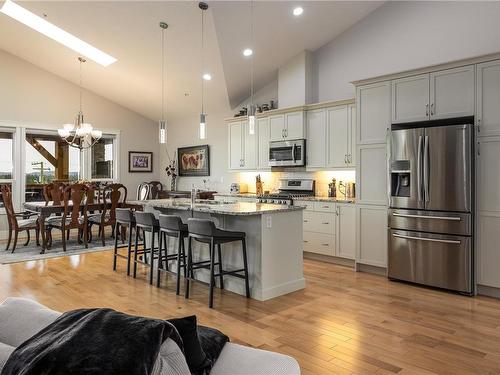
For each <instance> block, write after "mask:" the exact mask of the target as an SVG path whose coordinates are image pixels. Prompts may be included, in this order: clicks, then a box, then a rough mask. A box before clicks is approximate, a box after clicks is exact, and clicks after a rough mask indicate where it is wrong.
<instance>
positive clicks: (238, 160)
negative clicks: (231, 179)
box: [228, 121, 243, 169]
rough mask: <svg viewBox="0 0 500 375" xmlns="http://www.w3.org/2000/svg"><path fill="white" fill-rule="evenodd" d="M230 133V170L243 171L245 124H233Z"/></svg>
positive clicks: (230, 126)
mask: <svg viewBox="0 0 500 375" xmlns="http://www.w3.org/2000/svg"><path fill="white" fill-rule="evenodd" d="M228 129H229V130H228V131H229V137H228V138H229V169H241V168H242V166H243V144H242V136H243V123H242V122H241V121H237V122H231V123H230V124H229V127H228Z"/></svg>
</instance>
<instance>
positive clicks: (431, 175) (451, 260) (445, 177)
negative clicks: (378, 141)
mask: <svg viewBox="0 0 500 375" xmlns="http://www.w3.org/2000/svg"><path fill="white" fill-rule="evenodd" d="M473 171H474V169H473V125H471V124H458V125H449V124H447V125H443V126H430V127H415V128H410V129H408V128H398V127H397V126H396V127H394V128H393V130H392V131H391V136H390V151H389V181H388V190H389V202H390V209H389V233H388V235H389V256H388V276H389V277H390V278H392V279H398V280H405V281H410V282H415V283H420V284H425V285H429V286H434V287H439V288H445V289H451V290H455V291H459V292H463V293H469V294H470V293H472V291H473V285H472V284H473V283H472V278H473V214H472V212H473Z"/></svg>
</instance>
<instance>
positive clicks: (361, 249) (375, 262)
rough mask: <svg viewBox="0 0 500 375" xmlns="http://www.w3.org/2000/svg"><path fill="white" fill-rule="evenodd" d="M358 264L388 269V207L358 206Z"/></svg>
mask: <svg viewBox="0 0 500 375" xmlns="http://www.w3.org/2000/svg"><path fill="white" fill-rule="evenodd" d="M356 209H357V215H356V236H357V241H356V262H357V263H361V264H367V265H371V266H376V267H384V268H385V267H387V207H385V206H363V205H358V206H357V208H356Z"/></svg>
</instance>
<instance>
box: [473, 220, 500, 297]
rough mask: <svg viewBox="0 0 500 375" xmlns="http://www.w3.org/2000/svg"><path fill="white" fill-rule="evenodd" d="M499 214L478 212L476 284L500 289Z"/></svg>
mask: <svg viewBox="0 0 500 375" xmlns="http://www.w3.org/2000/svg"><path fill="white" fill-rule="evenodd" d="M498 233H500V213H499V212H479V215H478V231H477V263H478V265H477V283H478V284H480V285H485V286H489V287H495V288H500V272H499V271H498V268H499V265H500V247H499V246H498Z"/></svg>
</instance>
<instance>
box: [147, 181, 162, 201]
mask: <svg viewBox="0 0 500 375" xmlns="http://www.w3.org/2000/svg"><path fill="white" fill-rule="evenodd" d="M149 186H150V190H151V192H150V195H151V199H158V193H159V192H160V191H162V190H163V184H162V183H161V182H160V181H151V182H150V183H149Z"/></svg>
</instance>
